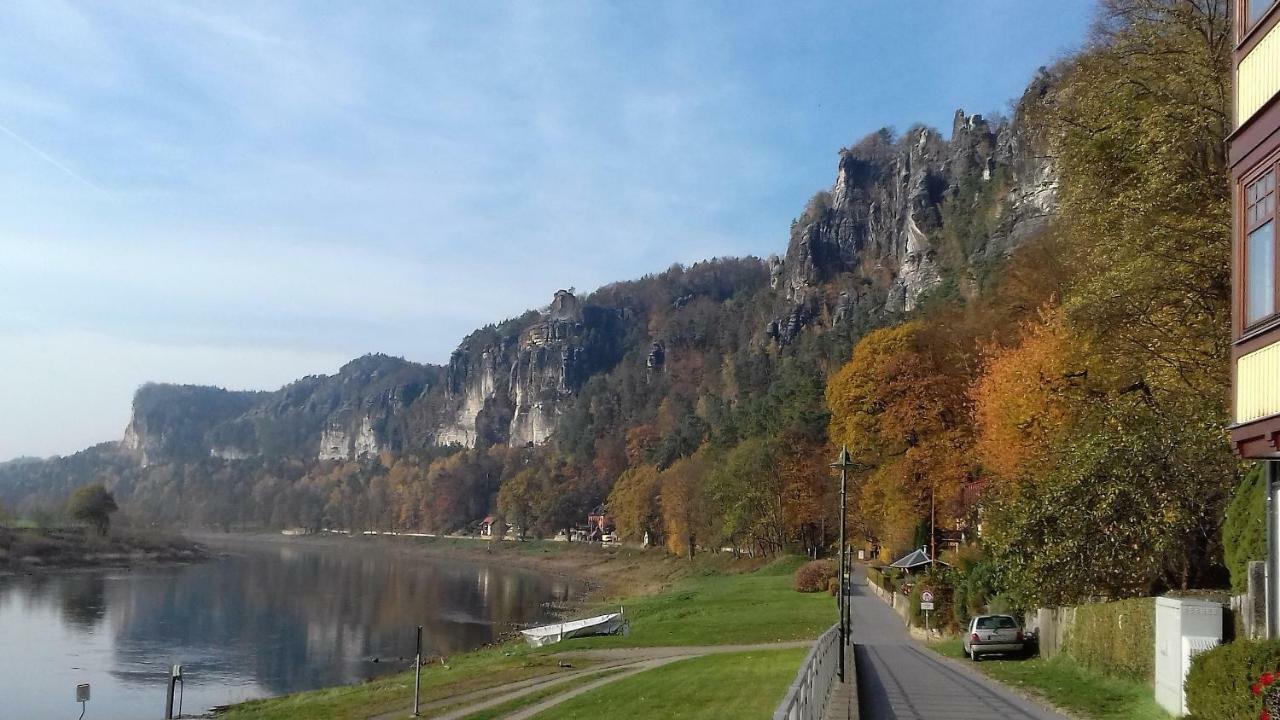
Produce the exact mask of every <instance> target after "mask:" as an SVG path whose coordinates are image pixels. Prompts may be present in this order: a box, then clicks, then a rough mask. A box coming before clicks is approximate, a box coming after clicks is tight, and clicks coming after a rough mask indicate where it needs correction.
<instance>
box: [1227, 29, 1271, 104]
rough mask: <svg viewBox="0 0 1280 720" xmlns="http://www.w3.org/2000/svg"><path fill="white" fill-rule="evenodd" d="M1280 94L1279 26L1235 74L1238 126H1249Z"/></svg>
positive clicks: (1260, 41)
mask: <svg viewBox="0 0 1280 720" xmlns="http://www.w3.org/2000/svg"><path fill="white" fill-rule="evenodd" d="M1277 92H1280V26H1276V27H1272V28H1270V29H1269V30H1267V31H1266V34H1265V35H1263V36H1262V37H1261V38H1260V39H1259V40H1258V42H1257V44H1255V45H1254V46H1253V47H1252V48H1251V49H1250V50H1249V53H1248V54H1247V55H1245V56H1244V57H1243V58H1241V60H1240V65H1239V67H1238V69H1237V74H1236V98H1235V99H1236V126H1237V127H1239V126H1241V125H1244V124H1245V123H1247V122H1248V121H1249V120H1250V119H1251V118H1252V117H1253V116H1254V115H1256V114H1257V113H1258V111H1259V110H1261V109H1262V107H1263V106H1264V105H1266V104H1267V101H1269V100H1270V99H1271V98H1273V97H1275V95H1276V93H1277Z"/></svg>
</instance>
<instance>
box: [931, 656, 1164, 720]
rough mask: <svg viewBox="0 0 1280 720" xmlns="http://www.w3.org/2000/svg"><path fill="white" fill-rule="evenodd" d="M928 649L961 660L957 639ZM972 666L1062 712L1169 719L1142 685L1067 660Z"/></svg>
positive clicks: (1100, 719)
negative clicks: (1058, 708) (1042, 700)
mask: <svg viewBox="0 0 1280 720" xmlns="http://www.w3.org/2000/svg"><path fill="white" fill-rule="evenodd" d="M929 647H930V648H931V649H932V650H933V651H934V652H937V653H940V654H942V655H946V656H947V657H952V658H958V659H965V656H964V649H963V645H962V644H961V641H960V639H959V638H956V639H953V640H944V641H943V642H940V643H934V644H932V645H930V646H929ZM965 662H969V661H968V660H965ZM973 667H976V668H978V669H979V670H982V671H983V672H985V673H986V674H988V675H990V676H991V677H993V678H995V679H997V680H999V681H1000V682H1002V683H1004V684H1006V685H1009V686H1012V687H1016V688H1019V689H1022V690H1025V691H1028V692H1030V693H1032V694H1035V695H1039V696H1041V697H1043V698H1044V699H1045V700H1047V701H1049V702H1050V703H1053V704H1054V705H1057V706H1058V707H1060V708H1063V709H1066V710H1069V711H1071V712H1073V713H1076V714H1078V715H1080V716H1082V717H1086V718H1092V719H1093V720H1168V718H1169V717H1170V716H1169V714H1168V713H1166V712H1165V711H1164V709H1162V708H1161V707H1160V706H1159V705H1157V704H1156V701H1155V696H1154V695H1153V693H1152V690H1151V688H1150V687H1149V686H1148V685H1147V684H1146V683H1141V682H1135V681H1133V680H1122V679H1120V678H1113V677H1108V676H1105V675H1099V674H1097V673H1094V672H1091V671H1089V670H1086V669H1085V668H1083V667H1081V666H1080V665H1079V664H1078V663H1077V662H1076V661H1074V660H1072V659H1071V658H1069V657H1067V656H1066V655H1059V656H1057V657H1055V658H1053V659H1052V660H1042V659H1040V658H1030V659H1026V660H1019V659H1008V660H1005V659H1002V658H986V659H983V660H982V661H981V662H978V663H974V664H973Z"/></svg>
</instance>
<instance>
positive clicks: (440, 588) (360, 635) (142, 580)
mask: <svg viewBox="0 0 1280 720" xmlns="http://www.w3.org/2000/svg"><path fill="white" fill-rule="evenodd" d="M226 551H227V553H228V554H227V555H226V556H224V557H220V558H219V559H217V560H214V561H211V562H208V563H203V564H200V565H193V566H187V567H175V568H164V569H146V570H135V571H133V572H127V571H102V572H84V573H72V574H60V575H51V576H43V577H16V578H0V719H8V718H46V717H48V718H61V717H74V716H76V715H78V714H79V705H78V704H76V703H74V702H73V700H74V698H75V687H76V685H77V684H78V683H84V682H88V683H91V684H92V686H93V691H92V692H93V699H92V700H91V701H90V702H89V705H88V712H87V713H86V715H85V720H126V719H127V720H134V719H136V718H151V717H156V718H158V717H163V711H164V707H163V705H164V691H165V682H166V678H167V673H168V668H169V666H170V664H173V663H181V664H183V665H184V666H185V668H186V673H187V680H186V688H185V698H184V705H185V710H186V711H187V712H193V711H200V710H204V709H207V708H209V707H212V706H214V705H221V704H226V703H230V702H237V701H240V700H246V699H250V698H255V697H262V696H264V695H278V694H281V693H286V692H294V691H297V690H304V689H309V688H316V687H323V686H326V685H336V684H342V683H350V682H355V681H358V680H362V679H365V678H369V677H373V676H375V675H379V674H384V673H387V672H394V671H396V670H398V669H402V668H404V667H405V665H406V663H407V660H408V656H409V655H410V654H411V653H412V652H413V635H414V628H415V626H417V625H422V626H423V628H424V630H423V634H424V644H425V645H426V646H427V649H426V650H425V652H427V653H429V654H442V655H450V654H453V653H457V652H460V651H464V650H468V649H472V648H475V647H478V646H480V645H483V644H485V643H488V642H492V641H493V640H495V639H497V637H498V636H499V635H501V634H502V633H504V632H506V631H508V630H510V629H511V627H512V626H513V625H524V624H530V623H536V622H541V621H545V620H549V619H550V618H549V617H548V615H547V611H546V610H545V608H544V607H543V603H545V602H548V601H559V600H564V599H567V598H569V597H570V596H571V595H572V594H573V593H575V592H577V591H578V590H579V588H578V587H576V586H575V585H573V584H572V583H569V582H566V581H564V580H559V579H554V578H546V577H542V576H540V575H537V574H535V573H531V572H527V571H523V570H518V569H512V568H504V567H490V566H485V565H476V564H471V563H464V562H457V561H450V560H441V559H424V558H411V557H408V556H402V555H396V554H386V553H381V552H377V551H368V550H365V551H354V550H349V549H342V548H334V547H330V546H310V545H279V546H253V545H244V544H237V545H229V546H227V548H226ZM373 658H378V659H379V662H376V663H375V662H373ZM401 658H404V659H403V660H401ZM73 710H74V712H72V711H73ZM68 713H71V714H70V715H69V714H68Z"/></svg>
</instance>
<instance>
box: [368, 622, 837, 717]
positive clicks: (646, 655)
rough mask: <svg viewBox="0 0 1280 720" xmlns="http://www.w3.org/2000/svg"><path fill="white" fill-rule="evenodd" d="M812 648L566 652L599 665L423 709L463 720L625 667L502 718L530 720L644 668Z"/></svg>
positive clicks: (470, 694)
mask: <svg viewBox="0 0 1280 720" xmlns="http://www.w3.org/2000/svg"><path fill="white" fill-rule="evenodd" d="M812 644H813V642H812V641H809V640H801V641H795V642H783V643H757V644H753V645H688V646H671V647H647V648H607V649H600V650H578V651H573V652H567V653H564V655H563V656H562V657H563V658H564V659H565V660H566V661H573V660H574V659H584V660H594V661H598V664H595V665H592V666H591V667H589V668H584V669H582V670H571V671H568V672H564V673H557V674H554V675H543V676H539V677H536V678H530V679H528V680H522V681H520V682H515V683H508V684H506V685H503V686H501V687H497V688H485V689H482V690H473V691H471V692H467V693H463V694H460V695H453V696H451V697H445V698H440V699H438V700H432V701H431V702H428V703H423V704H422V706H421V709H422V710H423V711H425V712H428V713H429V712H432V711H437V710H444V709H446V708H448V709H449V710H448V712H445V713H443V714H441V715H436V716H433V718H432V720H461V719H462V718H465V717H466V716H468V715H471V714H472V713H477V712H480V711H481V710H487V709H489V708H492V707H496V706H498V705H502V704H504V703H507V702H510V701H512V700H516V699H519V698H522V697H525V696H528V695H532V694H535V693H538V692H541V691H543V690H546V689H548V688H552V687H555V686H557V685H560V684H563V683H567V682H568V681H570V680H573V679H575V678H583V677H589V676H591V675H596V674H599V673H601V672H604V671H607V670H614V669H618V668H622V669H623V672H619V673H616V674H613V675H609V676H608V677H604V678H600V679H599V680H597V681H596V682H591V683H587V684H585V685H577V686H575V687H573V688H570V689H568V690H566V691H565V692H562V693H559V694H557V695H554V696H552V697H549V698H546V699H545V700H541V701H539V702H537V703H535V704H533V705H530V706H529V707H527V708H522V709H520V710H517V711H515V712H514V713H512V714H510V715H507V716H505V717H504V720H524V719H526V718H531V717H533V716H535V715H537V714H538V713H540V712H542V711H544V710H547V709H548V708H552V707H555V706H556V705H559V704H560V703H562V702H564V701H566V700H568V699H570V698H573V697H577V696H578V695H582V694H583V693H588V692H591V691H592V690H595V689H597V688H600V687H603V686H605V685H608V684H609V683H611V682H616V681H618V680H623V679H626V678H629V677H632V676H633V675H637V674H639V673H642V672H645V671H646V670H652V669H653V668H656V667H661V666H663V665H667V664H669V663H673V662H677V661H679V660H688V659H690V658H696V657H701V656H703V655H713V654H717V653H731V652H750V651H752V650H786V649H789V648H804V647H809V646H810V645H812ZM408 711H409V709H408V708H404V709H401V710H395V711H392V712H389V713H384V714H382V715H377V716H374V717H372V718H371V719H370V720H393V719H394V720H400V719H401V718H404V717H405V716H406V715H407V714H408Z"/></svg>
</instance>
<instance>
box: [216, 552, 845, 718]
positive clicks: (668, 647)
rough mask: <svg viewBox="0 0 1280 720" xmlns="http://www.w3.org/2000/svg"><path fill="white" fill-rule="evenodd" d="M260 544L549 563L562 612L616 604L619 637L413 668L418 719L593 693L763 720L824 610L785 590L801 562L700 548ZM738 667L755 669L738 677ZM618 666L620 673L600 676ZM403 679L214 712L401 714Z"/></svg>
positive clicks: (638, 709) (593, 713)
mask: <svg viewBox="0 0 1280 720" xmlns="http://www.w3.org/2000/svg"><path fill="white" fill-rule="evenodd" d="M271 542H282V543H299V542H300V543H305V544H316V543H323V544H327V545H329V546H331V547H334V548H335V549H338V548H351V549H370V548H375V547H377V548H386V549H388V550H389V551H391V552H404V553H410V554H412V553H418V554H420V555H421V556H424V557H425V556H432V557H454V558H458V559H460V560H463V559H465V560H469V561H470V560H478V561H483V562H501V563H510V564H513V565H518V566H521V567H525V568H529V569H536V570H538V571H540V572H560V573H563V574H565V575H568V576H572V577H576V578H579V579H581V580H587V581H589V582H592V583H593V584H594V590H593V592H592V593H591V595H592V597H590V598H587V599H584V600H583V601H581V602H579V603H578V604H577V607H576V608H574V611H575V614H577V613H582V614H589V613H595V612H598V611H600V610H605V609H611V608H616V606H617V605H623V606H624V607H625V612H626V616H627V618H628V620H629V621H630V623H631V632H630V633H629V634H628V635H625V636H608V637H594V638H580V639H574V640H567V641H565V642H562V643H558V644H555V645H551V646H547V647H544V648H537V649H534V648H529V647H527V646H525V645H524V643H522V642H505V643H499V644H497V645H494V646H490V647H487V648H482V649H480V650H477V651H474V652H470V653H463V654H458V655H456V656H452V657H449V658H447V660H442V659H437V660H435V661H433V662H431V663H429V664H427V665H425V666H424V668H423V670H422V697H423V703H424V712H423V717H434V718H441V719H444V718H451V719H452V718H467V719H468V720H472V719H473V718H474V719H478V718H492V717H506V716H507V715H508V714H510V716H511V717H524V716H532V715H533V714H536V715H537V717H538V718H543V717H544V716H545V717H559V716H560V715H559V714H557V713H560V712H561V711H567V712H569V715H568V716H569V717H579V716H581V717H598V716H599V714H600V712H601V709H600V707H598V706H597V705H596V704H595V703H598V702H602V701H603V702H605V703H606V704H607V705H608V706H610V707H612V708H614V712H616V708H618V707H627V708H628V712H629V713H632V714H629V715H628V717H634V718H655V719H656V718H659V717H670V714H669V711H670V710H671V708H676V707H681V708H685V709H692V708H702V709H703V710H705V711H706V712H705V713H703V714H698V713H696V712H694V713H693V714H691V715H690V717H708V718H710V717H723V716H724V715H723V714H721V709H722V708H721V707H720V705H723V707H732V708H734V711H735V714H734V716H736V717H744V718H749V717H760V718H767V717H769V716H770V715H771V714H772V711H773V707H774V706H775V705H776V704H777V702H778V701H779V700H781V697H782V694H783V693H784V692H785V690H786V688H787V686H788V685H789V684H790V682H791V679H792V678H793V676H794V674H795V671H796V668H797V667H798V666H799V662H800V660H801V659H802V658H803V655H804V652H805V648H806V647H807V645H808V643H809V642H811V641H812V640H813V638H815V637H817V635H818V634H819V633H820V632H821V631H822V630H825V629H826V628H827V627H829V626H830V624H831V623H832V622H833V621H834V619H835V604H834V601H833V599H832V598H831V597H830V596H828V595H826V594H802V593H797V592H795V591H794V590H793V589H792V587H791V577H792V573H793V572H794V570H795V568H796V567H798V565H799V564H800V563H802V562H803V559H802V558H790V557H787V558H779V559H774V560H773V561H771V562H768V561H763V560H749V559H735V558H733V557H732V556H729V555H702V556H699V557H697V558H695V559H694V560H693V561H689V560H687V559H683V558H674V557H670V556H667V555H666V554H665V553H664V552H662V551H661V550H656V549H655V550H648V551H642V550H638V549H631V548H603V547H600V546H597V545H586V544H578V545H569V544H566V543H543V542H527V543H500V544H497V543H495V544H494V545H493V546H492V547H491V548H488V547H486V546H485V545H483V544H481V543H482V542H483V541H476V540H467V539H460V538H459V539H455V538H404V537H399V538H348V537H343V536H338V537H329V538H325V537H317V538H290V537H285V536H281V537H280V538H279V539H272V540H271ZM721 653H731V654H725V655H721ZM707 656H717V657H718V658H719V659H711V658H708V657H707ZM761 663H763V664H761ZM686 664H687V665H686ZM660 665H661V666H663V667H667V668H670V670H669V671H666V672H668V673H675V677H677V678H682V679H684V680H685V681H683V682H679V683H672V682H668V681H667V680H664V681H663V682H655V681H654V680H653V678H654V677H657V676H653V675H652V673H654V672H656V671H657V670H658V668H659V666H660ZM744 668H756V669H757V672H756V673H755V674H753V673H744V672H742V670H743V669H744ZM619 669H625V671H624V672H614V673H613V674H611V675H608V676H606V673H611V672H613V671H615V670H619ZM696 669H702V670H705V672H694V670H696ZM596 673H599V675H598V676H597V677H599V678H600V679H599V680H597V681H591V682H590V688H589V689H590V692H585V693H584V691H585V690H587V689H588V687H587V686H585V685H583V684H582V683H586V682H588V678H587V676H588V675H593V674H596ZM662 677H663V678H666V677H667V676H662ZM658 679H662V678H658ZM668 679H669V678H668ZM597 684H599V685H600V687H599V688H598V689H596V687H595V686H596V685H597ZM606 685H607V687H606ZM412 687H413V674H412V673H411V672H409V673H401V674H397V675H391V676H388V677H385V678H379V679H377V680H374V681H372V682H367V683H360V684H356V685H349V686H339V687H331V688H327V689H323V690H317V691H312V692H303V693H296V694H293V695H287V696H283V697H277V698H271V699H265V700H256V701H252V702H248V703H243V704H240V705H235V706H232V707H230V708H228V709H226V710H225V711H224V712H223V713H220V714H219V715H218V717H219V718H223V719H224V720H293V719H295V718H319V717H324V718H334V719H336V720H341V719H351V720H355V719H357V718H377V717H387V718H391V717H399V716H402V714H404V713H405V712H406V710H407V707H408V704H409V701H410V698H411V697H412V695H411V692H412ZM557 688H558V689H557ZM578 693H584V694H581V695H578ZM717 693H718V694H717ZM721 696H723V697H721ZM571 697H573V698H575V700H574V702H573V703H571V704H568V705H566V706H564V707H556V708H555V709H554V710H553V709H546V710H542V709H540V708H542V707H543V706H546V707H547V708H550V707H551V706H552V705H556V704H557V703H560V702H566V701H568V700H569V699H570V698H571ZM711 697H716V698H719V699H718V700H717V701H716V703H717V704H711V705H709V704H708V703H707V702H706V701H707V699H708V698H711ZM726 703H727V704H726ZM520 708H523V709H520ZM495 713H496V714H495ZM664 713H666V714H664Z"/></svg>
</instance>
